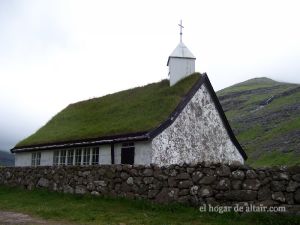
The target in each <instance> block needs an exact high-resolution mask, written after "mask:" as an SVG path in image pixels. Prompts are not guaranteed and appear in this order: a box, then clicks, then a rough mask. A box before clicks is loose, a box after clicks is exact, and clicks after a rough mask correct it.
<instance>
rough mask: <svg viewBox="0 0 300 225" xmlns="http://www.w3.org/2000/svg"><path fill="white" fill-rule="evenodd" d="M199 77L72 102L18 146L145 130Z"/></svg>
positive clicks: (157, 121) (161, 120)
mask: <svg viewBox="0 0 300 225" xmlns="http://www.w3.org/2000/svg"><path fill="white" fill-rule="evenodd" d="M199 79H200V74H199V73H195V74H193V75H191V76H189V77H187V78H185V79H183V80H182V81H180V82H178V83H177V84H176V85H174V86H172V87H170V86H169V81H168V80H162V81H161V82H158V83H153V84H149V85H146V86H144V87H137V88H133V89H130V90H126V91H121V92H118V93H115V94H110V95H106V96H104V97H100V98H94V99H90V100H87V101H82V102H78V103H75V104H71V105H69V106H68V107H67V108H65V109H64V110H62V111H61V112H60V113H58V114H57V115H56V116H54V117H53V118H52V119H51V120H50V121H49V122H48V123H47V124H46V125H45V126H43V127H42V128H40V129H39V130H38V131H37V132H36V133H34V134H33V135H31V136H29V137H28V138H26V139H25V140H23V141H21V142H20V143H18V144H17V147H21V146H30V145H37V144H49V143H57V142H64V141H72V140H81V139H88V138H98V137H101V136H109V135H117V134H125V133H131V132H141V131H148V130H150V129H153V128H155V127H157V126H158V125H159V124H160V123H161V122H163V121H164V120H166V119H167V117H168V116H169V115H170V114H171V113H172V112H173V111H174V109H175V108H176V106H177V105H178V104H179V102H180V101H181V100H182V98H183V97H184V96H185V95H186V94H187V92H188V91H189V90H190V89H191V87H192V86H193V85H194V84H195V83H196V82H197V81H198V80H199Z"/></svg>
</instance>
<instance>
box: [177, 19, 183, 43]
mask: <svg viewBox="0 0 300 225" xmlns="http://www.w3.org/2000/svg"><path fill="white" fill-rule="evenodd" d="M178 26H179V27H180V43H181V42H182V28H184V26H182V20H180V24H178Z"/></svg>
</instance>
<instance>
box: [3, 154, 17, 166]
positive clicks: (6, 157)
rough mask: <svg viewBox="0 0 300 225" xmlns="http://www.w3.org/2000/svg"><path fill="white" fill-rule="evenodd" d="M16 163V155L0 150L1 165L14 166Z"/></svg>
mask: <svg viewBox="0 0 300 225" xmlns="http://www.w3.org/2000/svg"><path fill="white" fill-rule="evenodd" d="M14 163H15V160H14V155H13V154H10V153H9V152H6V151H2V150H0V166H13V165H14Z"/></svg>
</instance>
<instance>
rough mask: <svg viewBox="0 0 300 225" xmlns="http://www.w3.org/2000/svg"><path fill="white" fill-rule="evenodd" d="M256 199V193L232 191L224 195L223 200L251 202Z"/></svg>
mask: <svg viewBox="0 0 300 225" xmlns="http://www.w3.org/2000/svg"><path fill="white" fill-rule="evenodd" d="M256 197H257V191H251V190H232V191H228V192H225V193H224V198H225V199H226V200H230V201H239V202H240V201H253V200H255V199H256Z"/></svg>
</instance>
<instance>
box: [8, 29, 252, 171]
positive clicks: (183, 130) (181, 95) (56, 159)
mask: <svg viewBox="0 0 300 225" xmlns="http://www.w3.org/2000/svg"><path fill="white" fill-rule="evenodd" d="M179 26H180V42H179V44H178V45H177V47H176V48H175V50H174V51H173V52H172V53H171V55H170V56H169V58H168V61H167V66H168V67H169V80H162V81H161V82H157V83H152V84H148V85H146V86H143V87H137V88H133V89H129V90H125V91H121V92H118V93H114V94H110V95H106V96H103V97H99V98H94V99H90V100H86V101H81V102H77V103H74V104H70V105H69V106H67V107H66V108H65V109H63V110H62V111H61V112H59V113H58V114H57V115H55V116H54V117H53V118H52V119H51V120H50V121H49V122H48V123H47V124H46V125H44V126H43V127H41V128H40V129H39V130H38V131H37V132H35V133H34V134H32V135H31V136H29V137H28V138H26V139H24V140H22V141H21V142H19V143H18V144H17V145H16V146H15V147H14V148H13V149H11V152H12V153H14V154H15V166H59V165H65V166H71V165H97V164H131V165H133V164H135V165H149V164H157V165H158V166H165V165H171V164H179V163H199V162H209V163H227V164H231V163H234V162H238V163H241V164H243V163H244V161H245V160H246V159H247V155H246V153H245V152H244V150H243V148H242V147H241V146H240V144H239V142H238V141H237V139H236V137H235V135H234V133H233V131H232V129H231V127H230V125H229V123H228V121H227V119H226V116H225V114H224V111H223V109H222V107H221V104H220V102H219V100H218V98H217V96H216V93H215V91H214V90H213V87H212V85H211V83H210V81H209V78H208V76H207V74H206V73H204V74H200V73H196V72H195V61H196V57H195V56H194V55H193V54H192V53H191V51H190V50H189V49H188V48H187V47H186V45H185V44H184V43H183V41H182V28H183V26H182V23H180V24H179Z"/></svg>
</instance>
